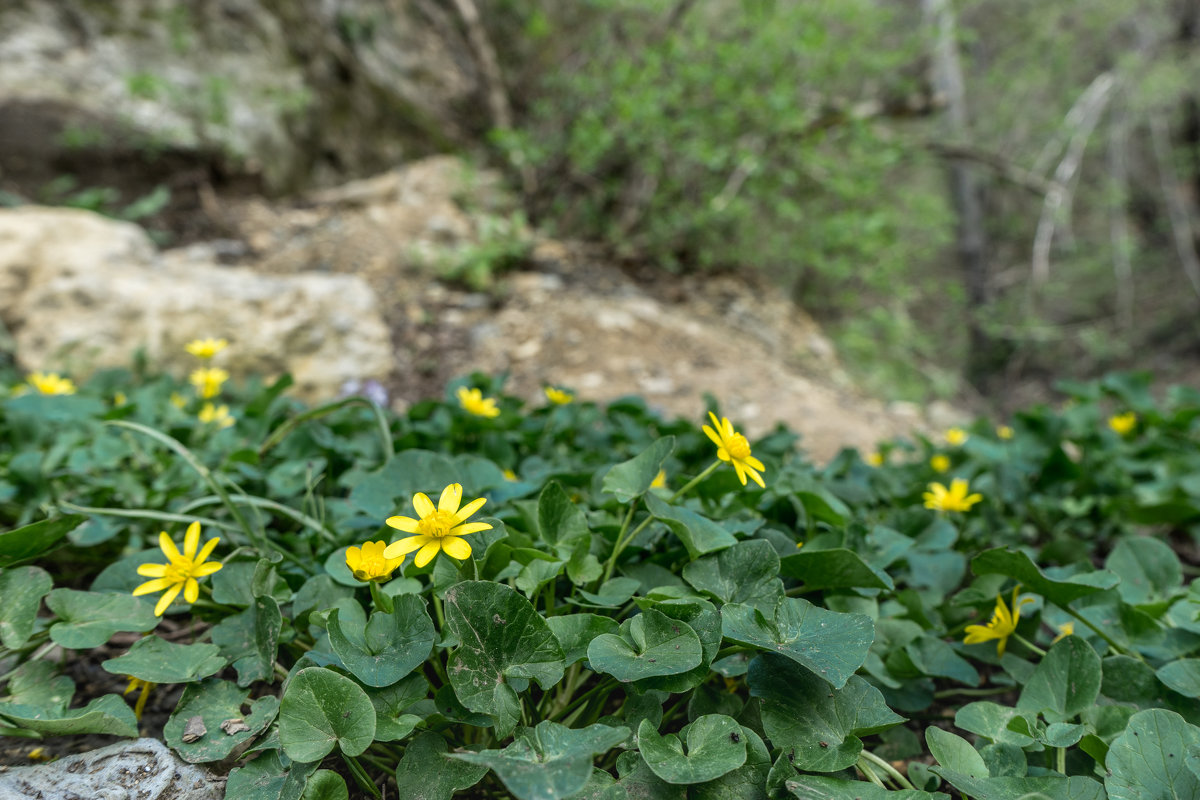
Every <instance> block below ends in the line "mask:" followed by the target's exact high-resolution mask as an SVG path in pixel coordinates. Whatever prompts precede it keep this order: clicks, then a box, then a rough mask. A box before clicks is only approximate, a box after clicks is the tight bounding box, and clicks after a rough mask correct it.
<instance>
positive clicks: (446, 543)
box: [442, 536, 471, 561]
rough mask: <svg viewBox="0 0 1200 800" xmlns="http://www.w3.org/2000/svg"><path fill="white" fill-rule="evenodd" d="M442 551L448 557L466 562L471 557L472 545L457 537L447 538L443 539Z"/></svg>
mask: <svg viewBox="0 0 1200 800" xmlns="http://www.w3.org/2000/svg"><path fill="white" fill-rule="evenodd" d="M442 550H444V551H445V552H446V555H448V556H450V557H452V558H457V559H458V560H459V561H464V560H466V559H468V558H470V557H471V543H470V542H468V541H467V540H466V539H460V538H458V537H457V536H447V537H445V538H444V539H442Z"/></svg>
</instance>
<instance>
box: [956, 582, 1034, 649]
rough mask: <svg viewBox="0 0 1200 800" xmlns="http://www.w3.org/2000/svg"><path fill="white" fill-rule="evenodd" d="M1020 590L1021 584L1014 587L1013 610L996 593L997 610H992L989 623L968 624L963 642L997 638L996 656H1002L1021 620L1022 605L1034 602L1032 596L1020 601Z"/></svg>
mask: <svg viewBox="0 0 1200 800" xmlns="http://www.w3.org/2000/svg"><path fill="white" fill-rule="evenodd" d="M1020 591H1021V585H1020V584H1017V586H1016V587H1015V588H1014V589H1013V595H1012V611H1011V612H1010V611H1009V610H1008V606H1006V605H1004V600H1003V599H1002V598H1001V597H1000V595H996V610H995V611H993V612H992V619H991V621H990V622H988V624H987V625H968V626H967V627H966V629H965V630H966V632H967V637H966V638H965V639H963V644H979V643H980V642H989V641H991V640H992V639H995V640H996V657H997V658H1002V657H1003V656H1004V645H1005V643H1006V642H1007V641H1008V637H1009V636H1012V635H1013V633H1014V632H1016V630H1017V623H1018V622H1020V621H1021V606H1023V605H1025V604H1026V603H1032V602H1033V598H1032V597H1025V598H1022V599H1021V600H1020V602H1018V601H1017V593H1018V592H1020Z"/></svg>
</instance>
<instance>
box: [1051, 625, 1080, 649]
mask: <svg viewBox="0 0 1200 800" xmlns="http://www.w3.org/2000/svg"><path fill="white" fill-rule="evenodd" d="M1074 635H1075V623H1074V622H1064V623H1063V624H1062V625H1059V626H1058V636H1055V637H1054V641H1052V642H1050V644H1054V642H1057V641H1058V640H1059V639H1065V638H1067V637H1068V636H1074Z"/></svg>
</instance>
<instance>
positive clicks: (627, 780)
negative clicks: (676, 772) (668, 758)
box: [617, 750, 687, 800]
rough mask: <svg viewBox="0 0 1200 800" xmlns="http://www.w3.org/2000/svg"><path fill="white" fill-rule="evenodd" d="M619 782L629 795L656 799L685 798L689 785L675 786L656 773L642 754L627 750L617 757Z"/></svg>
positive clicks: (677, 799)
mask: <svg viewBox="0 0 1200 800" xmlns="http://www.w3.org/2000/svg"><path fill="white" fill-rule="evenodd" d="M617 774H618V775H620V776H621V778H620V780H619V781H617V783H618V784H619V785H620V786H621V787H622V788H624V789H625V792H626V796H627V797H644V798H647V799H649V798H654V800H685V798H686V797H687V786H685V785H678V786H673V785H671V784H669V783H667V782H666V781H664V780H663V779H662V778H660V777H658V776H657V775H655V774H654V771H653V770H651V769H650V766H649V765H648V764H647V763H646V760H645V759H644V758H642V754H641V753H638V752H635V751H632V750H631V751H627V752H624V753H622V754H621V755H620V757H618V758H617Z"/></svg>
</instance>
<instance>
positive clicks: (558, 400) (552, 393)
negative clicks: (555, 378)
mask: <svg viewBox="0 0 1200 800" xmlns="http://www.w3.org/2000/svg"><path fill="white" fill-rule="evenodd" d="M542 391H544V392H545V393H546V399H547V400H549V401H550V402H551V403H554V405H556V406H565V405H566V404H567V403H569V402H571V401H572V400H574V399H575V395H573V394H571V393H570V392H564V391H563V390H562V389H556V388H554V387H553V386H547V387H546V388H545V389H543V390H542Z"/></svg>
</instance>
